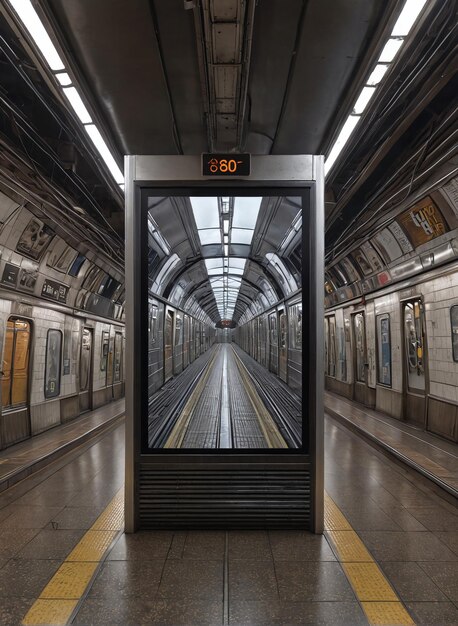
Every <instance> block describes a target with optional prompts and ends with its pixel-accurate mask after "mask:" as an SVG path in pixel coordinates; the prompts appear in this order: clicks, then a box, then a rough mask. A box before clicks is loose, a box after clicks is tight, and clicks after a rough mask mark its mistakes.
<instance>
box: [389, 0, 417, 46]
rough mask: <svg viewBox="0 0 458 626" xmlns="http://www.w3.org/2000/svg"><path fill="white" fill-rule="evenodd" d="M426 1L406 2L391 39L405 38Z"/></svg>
mask: <svg viewBox="0 0 458 626" xmlns="http://www.w3.org/2000/svg"><path fill="white" fill-rule="evenodd" d="M425 4H426V0H407V1H406V3H405V5H404V8H403V9H402V11H401V14H400V15H399V17H398V19H397V22H396V24H395V25H394V28H393V31H392V33H391V36H392V37H406V36H407V35H408V34H409V32H410V29H411V28H412V26H413V25H414V24H415V22H416V20H417V17H418V16H419V15H420V13H421V11H422V9H423V7H424V6H425Z"/></svg>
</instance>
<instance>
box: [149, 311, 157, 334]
mask: <svg viewBox="0 0 458 626" xmlns="http://www.w3.org/2000/svg"><path fill="white" fill-rule="evenodd" d="M149 312H150V318H149V337H150V343H156V341H157V330H158V321H157V314H158V307H157V306H156V305H155V304H152V305H151V306H150V311H149Z"/></svg>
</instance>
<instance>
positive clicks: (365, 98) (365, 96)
mask: <svg viewBox="0 0 458 626" xmlns="http://www.w3.org/2000/svg"><path fill="white" fill-rule="evenodd" d="M376 89H377V87H363V88H362V90H361V93H360V94H359V96H358V99H357V100H356V102H355V106H354V108H353V113H354V115H361V113H362V112H363V111H364V109H365V108H366V107H367V105H368V104H369V101H370V99H371V98H372V96H373V95H374V93H375V90H376Z"/></svg>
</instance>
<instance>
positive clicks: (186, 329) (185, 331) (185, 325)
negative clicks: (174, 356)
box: [183, 315, 189, 369]
mask: <svg viewBox="0 0 458 626" xmlns="http://www.w3.org/2000/svg"><path fill="white" fill-rule="evenodd" d="M188 365H189V316H188V315H185V316H184V321H183V369H185V368H186V367H188Z"/></svg>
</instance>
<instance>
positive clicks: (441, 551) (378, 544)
mask: <svg viewBox="0 0 458 626" xmlns="http://www.w3.org/2000/svg"><path fill="white" fill-rule="evenodd" d="M359 534H360V536H361V538H362V540H363V542H364V543H365V544H366V547H367V548H368V550H370V552H371V553H372V555H373V556H374V557H375V559H376V560H377V561H438V560H439V561H456V560H458V557H457V555H456V554H454V553H453V552H452V551H451V550H449V549H448V548H447V546H445V545H444V544H443V543H442V542H441V541H439V539H438V538H437V537H435V536H434V535H433V534H432V533H430V532H411V533H407V532H384V531H362V532H360V533H359Z"/></svg>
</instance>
